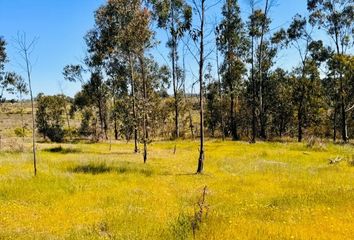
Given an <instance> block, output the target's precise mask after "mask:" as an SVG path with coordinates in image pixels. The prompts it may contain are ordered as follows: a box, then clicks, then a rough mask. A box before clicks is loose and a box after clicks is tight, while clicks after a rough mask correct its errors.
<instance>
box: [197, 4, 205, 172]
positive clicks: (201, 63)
mask: <svg viewBox="0 0 354 240" xmlns="http://www.w3.org/2000/svg"><path fill="white" fill-rule="evenodd" d="M201 3H202V6H201V19H200V21H201V22H200V49H199V91H200V94H199V105H200V112H199V114H200V149H199V159H198V168H197V173H202V172H203V170H204V159H205V156H204V106H203V99H204V98H203V96H204V88H203V84H204V83H203V68H204V20H205V19H204V18H205V17H204V14H205V0H201Z"/></svg>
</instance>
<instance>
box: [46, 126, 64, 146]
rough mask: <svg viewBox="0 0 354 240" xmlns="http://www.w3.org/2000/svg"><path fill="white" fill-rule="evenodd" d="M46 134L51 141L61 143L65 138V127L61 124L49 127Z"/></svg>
mask: <svg viewBox="0 0 354 240" xmlns="http://www.w3.org/2000/svg"><path fill="white" fill-rule="evenodd" d="M46 135H47V137H48V138H49V139H50V141H52V142H59V143H60V142H63V140H64V129H62V128H61V127H60V126H54V127H49V128H48V130H47V133H46Z"/></svg>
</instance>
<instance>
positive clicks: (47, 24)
mask: <svg viewBox="0 0 354 240" xmlns="http://www.w3.org/2000/svg"><path fill="white" fill-rule="evenodd" d="M104 2H105V0H31V1H29V0H0V36H3V37H4V38H5V40H6V41H7V42H8V46H7V52H8V57H9V60H10V62H9V63H8V64H7V65H6V69H7V70H8V71H10V70H11V71H17V72H18V73H20V74H22V75H24V74H23V71H22V70H21V68H20V67H19V64H18V63H19V61H20V58H19V56H18V54H17V53H16V51H15V49H14V47H13V45H14V43H13V39H14V38H15V37H16V35H17V33H18V32H26V34H27V36H28V38H31V37H35V36H38V37H39V40H38V43H37V45H36V49H35V51H34V53H33V62H34V67H33V90H34V94H35V95H37V94H38V93H40V92H44V93H46V94H55V93H59V92H60V91H61V90H60V87H59V86H60V85H62V89H63V91H64V93H65V94H68V95H71V96H73V95H74V94H75V92H77V91H78V90H79V88H80V86H79V85H78V84H72V83H66V82H65V81H64V80H63V76H62V69H63V67H64V66H65V65H67V64H70V63H79V62H80V59H82V58H83V56H84V53H85V43H84V41H83V36H84V35H85V34H86V32H87V31H88V30H89V29H90V28H92V26H93V24H94V15H93V13H94V11H95V10H96V9H97V8H98V7H99V6H100V5H102V4H103V3H104ZM213 2H214V1H209V3H210V4H212V3H213ZM239 2H240V5H241V11H242V16H243V17H245V18H246V17H247V15H248V14H249V7H248V6H247V0H239ZM221 3H222V2H221ZM220 9H221V5H220V4H219V5H218V6H215V7H214V8H213V9H211V10H210V11H209V12H208V14H207V17H208V22H209V23H212V22H214V21H215V19H216V18H217V19H220V17H221V16H220ZM297 12H299V13H301V14H306V0H292V1H290V0H278V5H277V6H276V7H274V8H273V9H272V12H271V15H272V18H273V23H272V25H273V27H278V26H283V27H287V25H288V24H289V22H290V21H291V18H292V16H294V15H295V14H296V13H297ZM157 38H158V39H159V40H162V43H161V45H160V46H158V47H157V48H156V49H154V50H153V51H152V54H153V55H154V56H155V57H156V60H157V61H159V62H160V63H162V64H165V61H164V60H163V58H162V57H161V55H164V57H165V58H166V59H167V51H166V48H165V43H164V40H166V33H165V32H164V31H161V30H160V31H158V33H157ZM279 56H280V57H279V61H278V63H277V65H278V66H282V67H285V68H290V67H291V66H293V65H294V64H296V62H297V59H298V58H297V56H296V55H294V54H293V53H292V52H291V51H287V52H282V53H280V55H279ZM212 60H213V59H210V61H212ZM186 61H187V65H188V66H189V69H190V70H189V74H188V75H189V76H190V78H192V74H191V72H190V71H194V69H195V67H196V64H195V63H194V61H193V59H192V57H191V56H187V60H186ZM187 70H188V69H187ZM195 71H197V69H195ZM59 83H60V84H59Z"/></svg>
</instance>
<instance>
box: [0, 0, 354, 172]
mask: <svg viewBox="0 0 354 240" xmlns="http://www.w3.org/2000/svg"><path fill="white" fill-rule="evenodd" d="M248 2H249V9H250V14H249V16H248V17H247V18H246V19H243V18H242V17H241V9H240V6H239V3H238V1H237V0H225V1H224V2H223V6H222V10H221V13H222V16H221V19H220V20H219V21H218V22H216V23H215V24H213V25H211V24H209V21H208V18H207V17H206V16H207V14H208V13H209V12H210V11H211V10H210V9H212V8H213V7H215V3H214V2H212V1H207V0H199V1H197V0H190V1H185V0H150V1H147V2H146V1H140V0H108V1H107V2H106V3H105V4H104V5H102V6H101V7H99V8H98V9H97V10H96V11H95V14H94V18H95V24H94V26H93V28H92V29H91V30H89V31H88V33H87V34H86V36H85V37H84V39H85V42H86V45H87V52H86V56H85V58H84V59H83V60H82V64H69V65H67V66H66V67H65V68H64V69H63V76H64V78H65V79H66V80H67V81H70V82H79V83H81V90H80V91H79V92H78V93H77V94H76V95H75V96H74V97H73V98H69V97H66V96H64V95H57V96H45V95H43V94H40V95H39V96H38V97H37V111H36V124H37V131H38V133H40V134H41V135H42V136H43V137H44V138H49V139H51V140H52V141H57V142H60V141H63V140H64V139H65V137H69V138H71V137H73V136H80V137H90V138H92V139H93V140H97V141H98V140H108V139H109V138H110V136H114V138H115V139H126V140H128V141H129V140H131V141H134V152H138V151H139V144H141V145H142V152H143V159H144V162H146V161H147V159H148V143H149V142H150V141H152V140H153V139H172V140H174V139H178V138H195V137H198V138H199V139H200V148H199V152H200V156H199V159H198V169H197V172H202V171H203V162H204V137H205V135H206V136H208V137H217V138H222V139H225V138H231V139H232V140H247V141H249V142H251V143H255V142H256V141H257V140H259V139H260V140H264V141H266V140H271V139H280V138H283V137H289V138H296V139H297V140H298V141H299V142H301V141H303V139H304V137H307V136H316V137H321V138H332V139H333V141H335V142H336V141H338V140H339V139H340V140H341V141H343V142H347V141H348V140H349V138H350V136H352V135H353V133H354V128H353V127H354V121H353V119H354V113H353V109H354V77H353V76H354V74H353V69H354V58H353V55H352V49H353V48H352V47H353V44H354V42H353V33H354V28H353V16H354V2H353V1H352V0H349V1H342V0H308V1H307V10H308V15H307V16H302V15H300V14H296V15H295V16H294V17H293V18H292V19H291V23H290V24H289V26H288V27H287V28H277V29H276V30H274V29H271V26H272V25H271V24H272V16H271V9H272V8H274V7H276V1H275V0H263V1H255V0H249V1H248ZM158 29H159V31H165V32H166V33H167V36H168V40H167V43H166V47H167V48H168V50H169V51H168V56H166V57H167V58H165V59H166V64H165V65H161V64H159V63H158V62H157V61H156V60H155V58H154V56H153V55H152V54H151V53H152V49H154V48H155V47H156V46H157V45H158V44H160V43H159V39H157V35H156V34H155V33H156V31H157V30H158ZM318 32H321V34H322V35H321V36H325V37H322V39H319V38H316V36H318V34H317V33H318ZM324 38H326V39H327V40H324ZM0 43H1V44H0V63H1V65H0V90H1V91H0V94H1V95H0V97H2V93H3V92H4V91H5V90H8V91H12V90H13V89H14V88H13V87H14V86H15V84H14V83H15V82H16V83H17V82H19V81H17V80H16V77H14V76H12V77H11V76H10V75H11V74H5V73H4V72H3V69H4V67H3V66H4V63H5V62H6V54H5V41H4V40H3V39H2V40H1V41H0ZM210 45H212V47H210ZM207 46H209V47H207ZM290 49H291V50H292V52H294V53H293V55H292V57H293V58H294V59H297V62H298V63H297V64H296V65H295V66H293V68H292V69H291V70H285V69H283V68H281V67H280V66H279V65H277V62H278V58H279V55H280V54H282V53H284V52H285V53H288V52H289V50H290ZM186 55H188V56H189V57H191V58H192V59H194V60H195V62H196V63H197V65H196V68H197V69H195V71H196V72H197V74H196V76H195V79H196V81H195V82H194V83H193V86H194V85H196V84H197V85H198V86H199V87H198V88H199V92H198V95H196V94H193V92H192V90H191V89H187V87H186V86H187V84H186V83H187V82H188V81H189V82H190V81H192V79H187V78H188V77H187V74H186V73H187V69H186V61H185V58H186ZM211 55H213V56H215V57H211ZM155 57H156V56H155ZM214 72H216V74H214ZM14 79H15V80H14ZM18 79H21V77H18ZM11 86H13V87H11ZM15 88H16V87H15ZM169 90H171V91H172V94H169ZM197 112H198V114H196V113H197ZM75 114H76V115H80V120H81V124H80V126H79V127H78V128H77V129H74V127H73V126H72V124H70V121H71V119H72V118H73V116H74V115H75ZM197 121H198V122H199V123H198V124H196V122H197ZM65 124H66V125H67V127H66V128H65V127H64V125H65ZM64 128H65V130H64ZM175 151H176V149H175Z"/></svg>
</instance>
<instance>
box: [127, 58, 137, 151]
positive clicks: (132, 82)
mask: <svg viewBox="0 0 354 240" xmlns="http://www.w3.org/2000/svg"><path fill="white" fill-rule="evenodd" d="M129 62H130V75H131V97H132V101H133V121H134V124H133V126H134V152H135V153H137V152H138V126H137V119H136V107H135V80H134V66H133V59H132V57H131V54H129Z"/></svg>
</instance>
